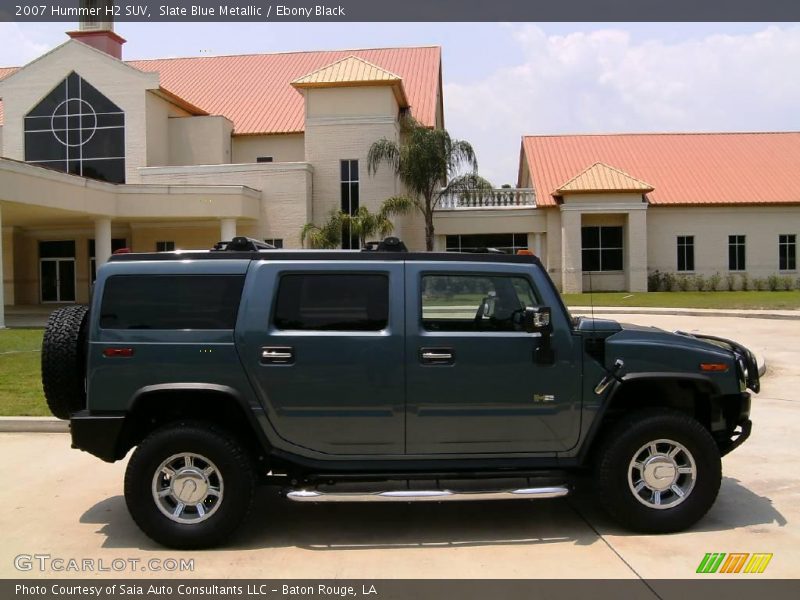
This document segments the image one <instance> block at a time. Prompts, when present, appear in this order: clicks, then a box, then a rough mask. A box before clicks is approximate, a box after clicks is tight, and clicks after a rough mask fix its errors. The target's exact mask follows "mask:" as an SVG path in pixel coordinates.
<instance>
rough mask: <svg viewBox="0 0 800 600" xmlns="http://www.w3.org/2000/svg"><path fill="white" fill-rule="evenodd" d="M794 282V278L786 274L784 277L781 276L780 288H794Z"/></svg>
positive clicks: (787, 289)
mask: <svg viewBox="0 0 800 600" xmlns="http://www.w3.org/2000/svg"><path fill="white" fill-rule="evenodd" d="M792 284H793V282H792V278H791V277H789V276H788V275H784V276H783V277H781V278H780V281H779V282H778V285H779V286H780V289H782V290H786V291H787V292H788V291H789V290H791V289H792Z"/></svg>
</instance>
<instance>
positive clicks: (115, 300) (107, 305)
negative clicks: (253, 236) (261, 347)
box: [100, 275, 244, 329]
mask: <svg viewBox="0 0 800 600" xmlns="http://www.w3.org/2000/svg"><path fill="white" fill-rule="evenodd" d="M243 285H244V276H242V275H115V276H113V277H110V278H109V279H108V281H106V284H105V288H104V290H103V302H102V304H101V306H100V327H101V328H102V329H233V328H234V327H235V326H236V315H237V313H238V311H239V302H240V300H241V295H242V286H243Z"/></svg>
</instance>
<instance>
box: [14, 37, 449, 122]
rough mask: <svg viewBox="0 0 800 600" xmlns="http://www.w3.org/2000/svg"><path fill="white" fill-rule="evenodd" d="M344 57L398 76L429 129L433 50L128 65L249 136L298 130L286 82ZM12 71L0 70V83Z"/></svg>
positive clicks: (296, 103) (298, 110)
mask: <svg viewBox="0 0 800 600" xmlns="http://www.w3.org/2000/svg"><path fill="white" fill-rule="evenodd" d="M349 56H355V57H358V58H360V59H362V60H364V61H367V62H369V63H372V64H374V65H376V66H377V67H380V68H381V69H384V70H386V71H389V72H391V73H395V74H397V75H398V76H400V77H401V78H402V79H403V87H404V89H405V92H406V95H407V97H408V102H409V104H410V106H411V112H412V114H413V115H414V116H415V117H416V118H417V119H418V120H419V121H421V122H422V123H424V124H426V125H435V123H436V109H437V91H438V86H439V70H440V65H441V48H439V47H438V46H435V47H417V48H375V49H366V50H332V51H316V52H287V53H281V54H251V55H240V56H213V57H196V58H164V59H155V60H135V61H129V64H130V65H132V66H134V67H136V68H137V69H141V70H142V71H157V72H158V73H159V74H160V75H161V87H163V88H164V89H166V90H168V91H169V92H171V93H173V94H175V95H176V96H179V97H180V98H183V99H184V100H186V101H187V102H189V103H191V104H193V105H195V106H197V107H199V108H201V109H203V110H204V111H206V112H208V113H209V114H212V115H224V116H226V117H228V118H229V119H230V120H231V121H233V124H234V133H236V134H239V135H255V134H265V133H296V132H301V131H303V127H304V107H303V97H302V96H301V95H300V94H299V93H298V92H297V90H295V89H294V88H292V86H291V85H290V83H291V82H292V81H294V80H295V79H297V78H299V77H302V76H303V75H307V74H308V73H311V72H312V71H315V70H317V69H320V68H322V67H325V66H328V65H330V64H331V63H334V62H336V61H338V60H341V59H343V58H347V57H349ZM16 70H17V69H16V68H10V69H9V68H7V69H0V79H2V78H3V77H5V76H7V75H10V74H11V73H13V72H14V71H16ZM1 105H2V103H0V115H2V106H1ZM0 123H2V120H0Z"/></svg>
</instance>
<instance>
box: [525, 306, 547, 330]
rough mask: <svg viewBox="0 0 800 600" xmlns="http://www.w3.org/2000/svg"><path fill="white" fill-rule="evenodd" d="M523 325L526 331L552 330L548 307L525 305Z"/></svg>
mask: <svg viewBox="0 0 800 600" xmlns="http://www.w3.org/2000/svg"><path fill="white" fill-rule="evenodd" d="M523 325H524V329H525V331H527V332H528V333H550V332H551V331H552V330H553V325H552V324H551V322H550V307H549V306H526V307H525V316H524V320H523Z"/></svg>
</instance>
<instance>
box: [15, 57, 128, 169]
mask: <svg viewBox="0 0 800 600" xmlns="http://www.w3.org/2000/svg"><path fill="white" fill-rule="evenodd" d="M25 161H26V162H29V163H35V164H38V165H41V166H43V167H49V168H51V169H56V170H58V171H64V172H66V173H72V174H74V175H82V176H83V177H91V178H93V179H101V180H103V181H110V182H112V183H125V114H124V113H123V112H122V110H121V109H120V108H119V107H118V106H117V105H116V104H114V103H113V102H111V101H110V100H109V99H108V98H106V97H105V96H103V94H101V93H100V92H98V91H97V89H96V88H94V87H93V86H92V85H90V84H89V83H87V82H86V81H85V80H84V79H83V78H82V77H80V76H79V75H78V74H77V73H75V72H73V73H70V74H69V75H68V76H67V78H66V79H64V81H62V82H61V83H59V84H58V85H57V86H56V87H55V88H54V89H53V90H52V91H51V92H50V93H49V94H47V96H45V98H44V99H43V100H42V101H41V102H39V104H37V105H36V106H35V107H34V108H33V110H31V111H30V112H29V113H28V114H27V115H26V117H25Z"/></svg>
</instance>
